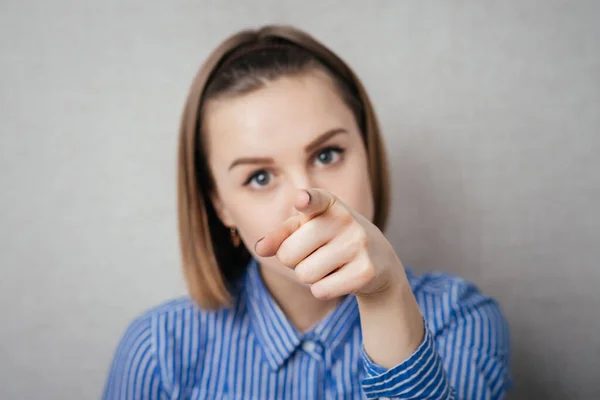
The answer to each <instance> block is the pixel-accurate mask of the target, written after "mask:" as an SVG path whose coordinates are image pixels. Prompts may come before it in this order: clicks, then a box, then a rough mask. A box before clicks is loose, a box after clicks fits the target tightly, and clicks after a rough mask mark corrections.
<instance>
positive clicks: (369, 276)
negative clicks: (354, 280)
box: [359, 263, 376, 283]
mask: <svg viewBox="0 0 600 400" xmlns="http://www.w3.org/2000/svg"><path fill="white" fill-rule="evenodd" d="M375 276H376V272H375V267H374V266H373V264H371V263H365V264H364V265H363V266H362V267H361V269H360V271H359V279H360V280H361V281H363V282H364V283H369V282H371V281H372V280H373V279H375Z"/></svg>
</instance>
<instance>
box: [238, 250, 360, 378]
mask: <svg viewBox="0 0 600 400" xmlns="http://www.w3.org/2000/svg"><path fill="white" fill-rule="evenodd" d="M244 296H245V299H246V302H247V305H248V307H247V309H248V316H249V318H250V324H251V327H252V331H253V333H254V335H255V336H256V338H257V340H258V342H259V344H260V347H261V349H262V351H263V354H264V356H265V358H266V360H267V362H268V363H269V365H270V366H271V368H272V369H273V370H277V369H279V368H280V367H281V366H282V365H283V364H284V363H285V362H286V361H287V360H288V359H289V357H290V356H291V355H292V354H293V353H294V351H295V350H296V349H297V348H298V346H299V345H300V344H301V343H302V341H303V340H304V339H310V340H314V341H319V342H321V343H322V344H323V346H324V347H325V348H326V349H327V350H326V351H328V352H329V351H331V352H335V351H336V349H337V348H338V347H339V346H340V345H342V344H343V343H345V342H346V340H347V338H348V337H349V336H350V335H351V334H352V332H353V328H354V327H355V326H357V325H358V324H359V313H358V305H357V303H356V298H355V297H354V296H346V297H345V298H344V299H343V300H342V301H341V302H340V304H338V305H337V307H336V308H335V309H334V310H333V311H332V312H330V313H329V315H327V316H326V317H325V318H324V319H323V320H321V321H320V322H318V323H317V325H315V326H314V327H313V328H312V329H310V330H309V331H307V332H306V333H301V332H299V331H298V330H297V329H296V328H295V327H294V326H293V325H292V324H291V323H290V321H289V320H288V319H287V317H286V316H285V314H284V313H283V311H282V310H281V308H279V305H277V303H276V302H275V300H274V299H273V297H272V296H271V294H270V293H269V291H268V289H267V288H266V286H265V284H264V281H263V279H262V277H261V275H260V271H259V267H258V263H257V262H256V260H254V259H253V260H251V261H250V263H249V265H248V270H247V274H246V280H245V284H244Z"/></svg>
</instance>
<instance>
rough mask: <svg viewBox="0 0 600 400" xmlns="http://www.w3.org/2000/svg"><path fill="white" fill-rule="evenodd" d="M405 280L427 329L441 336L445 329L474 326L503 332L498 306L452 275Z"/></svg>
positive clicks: (440, 274)
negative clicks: (408, 284)
mask: <svg viewBox="0 0 600 400" xmlns="http://www.w3.org/2000/svg"><path fill="white" fill-rule="evenodd" d="M407 276H408V278H409V282H410V285H411V288H412V290H413V293H414V295H415V298H416V299H417V302H418V304H419V307H420V308H421V312H422V313H423V316H424V317H425V320H426V321H427V323H428V325H429V327H430V329H431V330H432V331H433V332H434V333H435V332H438V333H439V332H441V331H443V330H445V329H446V328H448V326H458V325H464V324H477V325H486V326H491V327H493V329H495V330H496V331H499V332H506V330H507V323H506V320H505V318H504V316H503V314H502V311H501V309H500V305H499V304H498V302H497V301H496V300H495V299H494V298H492V297H490V296H488V295H486V294H484V293H482V291H481V290H480V289H479V288H478V287H477V286H476V285H475V284H474V283H473V282H470V281H468V280H466V279H464V278H461V277H459V276H456V275H451V274H446V273H442V272H431V273H426V274H422V275H417V274H415V273H413V272H412V271H411V270H408V271H407Z"/></svg>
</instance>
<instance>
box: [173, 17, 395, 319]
mask: <svg viewBox="0 0 600 400" xmlns="http://www.w3.org/2000/svg"><path fill="white" fill-rule="evenodd" d="M314 70H322V71H324V72H325V73H326V74H327V75H328V76H329V77H330V78H331V79H332V81H333V82H334V84H335V86H336V87H337V89H338V91H339V94H340V97H341V99H343V101H344V102H345V103H346V104H347V106H348V107H349V108H350V110H351V111H352V112H353V114H354V117H355V118H356V122H357V125H358V126H359V128H360V131H361V134H362V138H363V142H364V144H365V147H366V151H367V158H368V165H369V175H370V180H371V190H372V192H373V198H374V204H375V214H374V220H373V223H374V224H375V225H377V226H378V227H379V228H380V229H381V230H384V229H385V224H386V219H387V215H388V208H389V202H390V188H389V185H388V169H387V160H386V156H385V151H384V145H383V142H382V138H381V135H380V132H379V126H378V123H377V119H376V116H375V112H374V111H373V106H372V105H371V101H370V100H369V97H368V96H367V93H366V91H365V89H364V88H363V86H362V84H361V82H360V80H359V79H358V78H357V77H356V75H355V74H354V72H353V71H352V70H351V69H350V68H349V67H348V66H347V65H346V64H345V63H344V62H343V61H342V60H341V59H340V58H339V57H338V56H336V55H335V54H334V53H333V52H332V51H330V50H329V49H327V48H326V47H325V46H323V45H322V44H321V43H319V42H318V41H317V40H315V39H314V38H312V37H311V36H309V35H308V34H306V33H304V32H302V31H300V30H298V29H295V28H292V27H286V26H266V27H263V28H261V29H258V30H244V31H241V32H239V33H237V34H235V35H233V36H231V37H229V38H228V39H227V40H225V41H224V42H223V43H222V44H221V45H219V46H218V47H217V48H216V49H215V50H214V51H213V52H212V53H211V54H210V56H209V57H208V59H207V60H206V61H205V62H204V64H203V65H202V67H201V68H200V71H199V72H198V73H197V75H196V77H195V78H194V80H193V83H192V86H191V89H190V91H189V94H188V97H187V100H186V103H185V108H184V111H183V115H182V119H181V127H180V132H179V148H178V161H177V163H178V176H177V196H178V216H179V235H180V245H181V253H182V261H183V271H184V275H185V279H186V282H187V285H188V290H189V292H190V297H191V298H192V299H193V300H194V301H195V302H196V303H197V304H198V305H199V306H200V307H203V308H218V307H220V306H225V305H228V304H229V303H230V299H231V291H232V290H233V287H234V284H235V282H236V280H237V279H238V278H239V277H240V276H241V274H242V273H243V271H244V270H245V268H246V265H247V263H248V262H249V260H250V253H249V252H248V250H247V249H246V248H245V247H244V245H243V244H241V245H240V246H238V247H236V246H234V245H233V244H232V242H231V239H230V229H229V228H228V227H226V226H225V225H223V223H222V222H221V221H220V219H219V218H218V216H217V213H216V212H215V209H214V207H213V204H212V200H211V196H212V195H213V194H214V193H213V191H214V190H216V188H215V184H214V182H213V178H212V175H211V172H210V169H209V166H208V161H207V158H208V154H207V148H208V146H207V142H206V140H207V135H206V132H204V129H205V124H204V111H205V110H204V108H205V107H204V105H205V104H206V102H207V101H209V100H212V99H216V98H225V97H228V96H236V95H239V94H243V93H248V92H251V91H253V90H257V89H259V88H262V87H264V86H265V84H266V83H268V82H270V81H273V80H276V79H277V78H280V77H283V76H296V75H300V74H305V73H308V72H310V71H314Z"/></svg>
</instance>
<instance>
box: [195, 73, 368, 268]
mask: <svg viewBox="0 0 600 400" xmlns="http://www.w3.org/2000/svg"><path fill="white" fill-rule="evenodd" d="M204 115H205V116H206V117H205V126H204V127H205V129H204V131H205V132H206V134H207V135H208V138H207V139H208V140H207V141H206V143H207V145H208V149H207V150H208V161H209V166H210V168H211V171H212V174H213V177H214V180H215V184H216V193H214V194H213V203H214V205H215V209H216V210H217V213H218V214H219V217H220V218H221V220H222V221H223V223H224V224H225V225H227V226H235V227H236V228H237V229H238V232H239V234H240V236H241V238H242V240H243V241H244V243H245V245H246V247H247V248H248V250H249V251H250V252H251V254H252V255H253V256H254V257H255V258H256V255H255V254H254V244H255V243H256V241H257V240H258V239H260V238H262V237H263V236H265V235H266V234H267V233H268V232H269V231H271V230H273V229H275V228H276V227H278V226H279V224H281V223H282V222H283V221H285V220H286V219H287V218H289V217H291V216H292V215H294V214H297V211H296V210H295V208H294V201H295V198H296V197H295V196H296V193H297V189H301V188H322V189H325V190H328V191H330V192H331V193H333V194H335V195H336V196H337V197H338V198H340V199H341V200H342V201H344V202H345V203H346V204H348V205H349V206H351V207H353V208H354V209H355V210H356V211H358V212H359V213H361V214H362V215H363V216H365V217H366V218H368V219H369V220H373V214H374V208H373V196H372V193H371V185H370V180H369V174H368V167H367V155H366V150H365V147H364V144H363V141H362V138H361V134H360V131H359V128H358V126H357V123H356V121H355V119H354V116H353V114H352V112H351V111H350V109H349V108H348V107H347V106H346V104H345V103H344V102H343V101H342V99H341V98H340V96H339V95H338V92H337V90H336V88H335V86H334V84H333V82H332V81H331V79H330V78H329V77H328V76H327V75H326V74H325V73H323V72H321V71H318V70H315V71H312V72H309V73H306V74H303V75H299V76H294V77H282V78H279V79H277V80H275V81H273V82H270V83H267V85H266V87H265V88H262V89H259V90H256V91H253V92H250V93H248V94H245V95H240V96H235V97H226V98H223V99H219V100H213V101H210V102H209V103H208V104H207V105H206V109H205V114H204ZM259 261H260V263H261V265H262V266H263V268H267V269H269V270H270V271H272V272H277V273H281V274H283V275H285V276H287V277H289V278H290V279H295V278H294V277H295V274H294V273H293V271H291V270H289V269H288V268H286V267H284V266H282V265H281V264H280V263H279V262H278V260H277V259H276V258H274V257H272V258H269V259H259Z"/></svg>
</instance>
